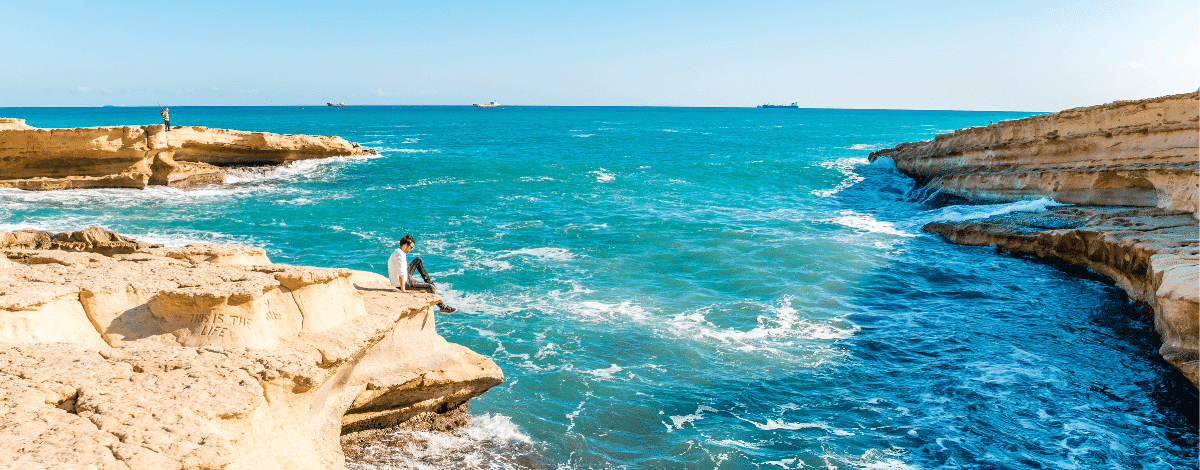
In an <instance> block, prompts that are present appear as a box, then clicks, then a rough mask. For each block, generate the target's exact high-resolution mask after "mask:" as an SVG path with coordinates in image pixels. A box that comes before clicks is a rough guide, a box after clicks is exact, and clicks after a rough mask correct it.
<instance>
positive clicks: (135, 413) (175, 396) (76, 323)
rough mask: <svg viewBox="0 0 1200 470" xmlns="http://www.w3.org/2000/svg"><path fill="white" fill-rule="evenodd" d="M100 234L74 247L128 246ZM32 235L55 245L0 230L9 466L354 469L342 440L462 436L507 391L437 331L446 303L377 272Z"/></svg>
mask: <svg viewBox="0 0 1200 470" xmlns="http://www.w3.org/2000/svg"><path fill="white" fill-rule="evenodd" d="M101 232H106V231H103V229H96V228H94V229H89V230H88V231H83V232H75V233H74V234H68V236H65V237H61V238H63V239H66V240H67V241H65V242H61V243H75V244H73V245H66V246H65V247H67V248H74V249H78V248H81V247H86V246H89V245H86V243H88V241H91V243H92V244H91V245H90V246H92V247H99V248H101V249H104V248H105V247H107V246H108V245H105V243H112V241H111V240H112V238H114V237H119V236H117V235H115V234H112V235H111V236H107V237H106V236H105V235H104V234H103V233H101ZM30 233H33V234H34V235H36V236H33V235H30ZM108 233H111V232H108ZM60 235H61V234H60ZM31 238H34V239H36V240H47V239H48V240H58V237H57V236H47V235H46V234H45V233H44V232H42V233H38V232H24V233H16V234H12V233H0V254H3V255H4V256H0V455H5V456H13V458H14V460H13V462H14V464H13V466H12V467H10V468H29V469H33V468H114V469H126V468H129V469H160V468H181V469H215V468H223V469H257V468H280V469H282V468H289V469H292V468H313V469H317V468H322V469H323V468H342V467H344V457H343V456H342V451H341V447H340V441H339V436H340V435H341V434H342V433H344V432H347V433H348V432H363V431H365V430H370V429H374V428H379V427H389V426H394V425H397V424H402V423H406V422H409V421H412V424H414V425H420V423H430V424H429V425H430V426H434V427H444V426H445V425H446V424H445V423H447V422H450V423H452V424H453V423H455V422H458V421H459V420H461V413H462V411H463V410H465V409H466V406H467V405H466V404H467V401H468V400H469V399H470V398H472V397H474V396H478V395H479V394H481V393H483V392H485V391H486V390H487V389H488V388H490V387H492V386H494V385H496V384H498V383H500V381H501V380H502V379H503V374H502V373H501V371H500V369H499V368H498V367H497V366H496V365H495V363H493V362H492V361H491V360H489V359H487V358H486V357H483V356H480V355H478V354H476V353H474V352H472V351H470V350H469V349H467V348H465V347H462V346H460V345H456V344H453V343H449V342H446V341H445V339H443V338H442V337H441V336H439V335H438V334H437V332H436V329H435V323H436V318H435V315H434V312H433V310H432V309H431V306H432V305H435V304H437V303H438V302H439V301H440V298H439V297H438V296H436V295H434V294H428V293H411V292H410V293H400V292H398V291H396V290H395V289H392V288H391V287H390V285H388V282H387V279H386V278H385V277H383V276H380V275H378V274H374V273H367V272H361V271H351V270H347V269H335V268H315V267H305V266H288V265H279V264H271V263H270V260H268V259H267V257H266V255H265V253H263V252H262V250H260V249H254V248H246V247H232V246H226V245H207V244H196V245H189V246H187V247H183V248H164V247H158V246H143V244H141V243H140V242H136V241H134V240H129V239H127V238H124V237H120V238H121V241H122V242H123V243H126V244H129V245H130V246H131V247H133V249H132V250H128V251H127V250H124V249H122V250H117V252H111V253H110V254H109V255H106V254H101V253H97V252H93V251H86V250H84V249H78V250H77V251H65V250H60V249H42V248H39V247H40V246H41V245H37V244H36V243H35V244H34V245H35V246H33V247H30V246H29V244H28V243H25V241H27V240H29V239H31ZM76 239H81V240H82V241H71V240H76ZM440 415H444V416H446V417H447V419H441V420H438V419H436V417H437V416H440ZM414 418H416V419H415V420H414Z"/></svg>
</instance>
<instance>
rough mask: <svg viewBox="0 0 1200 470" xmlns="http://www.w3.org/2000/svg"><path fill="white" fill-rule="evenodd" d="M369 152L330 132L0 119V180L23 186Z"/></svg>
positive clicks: (152, 180)
mask: <svg viewBox="0 0 1200 470" xmlns="http://www.w3.org/2000/svg"><path fill="white" fill-rule="evenodd" d="M363 153H373V151H370V150H365V151H364V150H363V148H362V147H361V146H360V145H359V144H356V143H351V142H347V141H346V140H345V139H342V138H340V137H337V136H313V135H284V134H272V133H269V132H246V131H236V130H230V129H208V128H205V127H188V126H182V127H173V128H172V129H171V130H170V131H166V130H165V128H164V126H162V125H145V126H118V127H80V128H66V129H40V128H34V127H30V126H28V125H25V121H24V120H23V119H11V118H0V187H10V188H20V189H27V190H56V189H81V188H114V187H115V188H145V187H146V186H147V185H162V186H172V187H190V186H195V185H201V184H215V183H221V182H223V181H224V173H223V172H222V171H221V168H220V167H224V166H254V165H285V164H288V163H290V162H293V161H296V160H305V159H310V158H325V157H334V156H346V155H360V154H363Z"/></svg>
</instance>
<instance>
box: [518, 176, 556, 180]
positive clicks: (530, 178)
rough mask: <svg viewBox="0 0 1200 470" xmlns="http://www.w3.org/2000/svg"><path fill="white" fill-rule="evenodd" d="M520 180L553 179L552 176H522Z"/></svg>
mask: <svg viewBox="0 0 1200 470" xmlns="http://www.w3.org/2000/svg"><path fill="white" fill-rule="evenodd" d="M521 181H554V178H551V177H549V176H522V177H521Z"/></svg>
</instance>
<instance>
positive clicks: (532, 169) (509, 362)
mask: <svg viewBox="0 0 1200 470" xmlns="http://www.w3.org/2000/svg"><path fill="white" fill-rule="evenodd" d="M157 111H158V110H157V109H150V108H0V116H7V117H19V118H26V119H27V120H28V123H29V124H31V125H34V126H38V127H70V126H93V125H118V124H153V123H155V122H156V119H157V118H158V115H157ZM171 115H172V118H173V124H176V125H203V126H208V127H223V128H235V129H244V130H257V131H270V132H282V133H308V134H333V135H340V136H342V137H345V138H347V139H349V140H351V141H355V142H360V143H363V144H364V145H365V146H368V147H371V148H376V149H378V150H379V155H376V156H366V157H353V158H334V159H327V160H318V161H306V162H300V163H298V164H295V165H293V166H291V167H288V168H280V169H258V170H245V171H238V172H235V173H234V174H233V176H232V177H231V178H230V183H229V184H227V185H225V186H220V187H211V188H203V189H196V190H189V191H181V190H175V189H165V188H151V189H148V190H145V191H128V190H81V191H63V192H53V193H50V192H23V191H16V190H0V230H14V229H21V228H40V229H46V230H55V231H65V230H77V229H82V228H87V227H90V226H92V225H103V226H105V227H108V228H110V229H113V230H116V231H118V232H122V233H125V234H127V235H131V236H134V237H136V238H140V239H144V240H149V241H156V242H162V243H168V244H172V245H181V244H185V243H188V242H191V241H209V242H220V243H236V244H247V245H255V246H262V247H264V248H266V249H267V250H268V253H269V254H270V256H271V258H272V259H273V260H275V261H277V262H282V263H292V264H306V265H317V266H341V267H350V268H355V269H366V270H372V271H375V272H380V273H382V272H384V271H385V270H386V260H387V255H388V253H389V252H390V251H391V249H392V248H393V247H394V246H395V245H396V243H397V242H398V241H399V239H400V238H401V237H402V236H403V235H404V234H405V233H411V234H413V236H415V237H416V238H417V241H418V246H417V248H416V250H415V251H414V254H417V255H419V256H421V257H422V258H423V259H424V260H425V262H426V265H427V266H428V267H430V268H431V274H432V275H433V277H434V278H435V281H436V282H438V283H439V284H441V285H443V286H444V288H445V293H444V295H445V297H446V298H447V302H448V303H449V304H451V305H454V306H456V307H459V309H460V310H459V313H456V314H454V315H443V316H440V317H439V322H440V323H439V329H440V331H441V332H442V335H443V336H445V337H446V338H447V339H449V340H451V341H454V342H458V343H461V344H464V345H467V346H469V347H470V348H472V349H474V350H475V351H477V352H480V353H482V354H485V355H488V356H490V357H492V358H493V359H494V360H495V361H496V362H497V363H498V364H499V365H500V366H501V368H503V369H504V372H505V374H506V380H505V382H504V383H503V384H502V385H500V386H497V387H496V388H494V389H492V390H491V391H489V392H488V393H487V394H485V395H483V396H481V397H479V398H476V399H474V400H473V401H472V402H471V415H472V419H471V422H470V423H469V424H468V425H467V426H466V427H464V428H462V429H460V430H458V431H456V432H455V433H454V434H451V435H436V434H426V433H417V434H415V435H413V436H409V437H410V438H412V439H413V440H414V441H415V442H416V444H412V445H407V446H403V447H391V448H382V447H381V448H376V449H372V452H375V453H376V455H377V456H378V457H380V458H384V459H387V460H390V461H391V462H392V464H391V465H392V466H391V467H387V466H385V467H379V466H356V468H393V467H394V468H412V467H418V468H420V467H424V468H452V467H453V468H581V469H582V468H688V469H690V468H728V469H739V468H764V469H792V468H871V469H883V468H900V469H909V468H964V469H966V468H970V469H976V468H978V469H990V468H1035V469H1039V468H1056V469H1058V468H1062V469H1073V468H1079V469H1090V468H1144V469H1166V468H1188V469H1193V468H1195V465H1196V461H1197V445H1198V439H1197V432H1196V429H1197V421H1196V420H1197V399H1196V392H1195V390H1194V389H1192V388H1191V387H1190V385H1188V384H1187V382H1186V379H1184V378H1182V376H1180V375H1179V374H1177V373H1175V372H1173V371H1172V370H1171V369H1170V368H1169V367H1167V366H1166V365H1165V364H1164V363H1163V362H1162V361H1161V360H1160V359H1158V358H1157V355H1156V352H1155V351H1156V348H1157V344H1156V339H1155V334H1154V333H1153V328H1152V326H1151V325H1150V323H1149V321H1148V317H1147V313H1146V312H1145V311H1144V310H1143V309H1142V308H1141V307H1139V306H1137V305H1132V304H1130V303H1129V301H1128V299H1127V298H1126V297H1125V295H1124V294H1123V293H1122V291H1121V290H1120V289H1119V288H1118V287H1116V286H1114V285H1112V284H1111V283H1110V282H1107V281H1106V280H1104V279H1103V278H1101V277H1099V276H1097V275H1094V274H1092V273H1089V272H1087V271H1084V270H1079V269H1076V268H1072V267H1070V266H1063V265H1060V264H1055V263H1046V262H1040V261H1036V260H1032V259H1027V258H1023V257H1017V256H1010V255H1006V254H1003V253H999V252H996V251H995V250H994V249H989V248H978V247H963V246H956V245H951V244H949V243H946V242H945V241H943V240H941V239H940V238H938V237H936V236H932V235H928V234H924V233H922V232H921V231H920V229H919V228H920V226H921V224H922V223H924V222H928V221H932V220H958V219H962V218H964V217H969V216H973V215H982V214H988V213H997V212H1003V211H1009V210H1018V209H1030V208H1037V207H1040V206H1044V205H1046V204H1048V202H1047V201H1042V202H1040V203H1032V204H1028V203H1027V204H1015V205H999V206H935V205H931V204H926V203H922V202H921V201H915V200H913V198H910V197H909V196H908V194H909V191H910V190H911V189H912V181H911V180H909V179H908V178H906V177H904V176H901V175H899V174H897V173H896V172H895V171H894V170H893V169H891V168H889V167H888V166H887V165H886V164H874V165H869V164H867V162H866V156H867V154H868V153H869V152H870V151H871V150H873V149H879V148H885V147H889V146H892V145H895V144H897V143H900V142H906V141H913V140H922V139H927V138H930V137H932V136H933V135H935V134H937V133H944V132H947V131H950V130H953V129H957V128H962V127H968V126H974V125H984V124H987V122H988V121H991V120H1002V119H1013V118H1019V117H1023V116H1027V115H1029V114H1028V113H1000V112H950V111H890V110H825V109H822V110H815V109H799V110H795V109H781V110H760V109H725V108H716V109H713V108H708V109H705V108H701V109H692V108H537V107H532V108H531V107H505V108H495V109H474V108H469V107H349V108H328V107H308V108H285V107H281V108H219V107H208V108H187V107H179V108H172V110H171Z"/></svg>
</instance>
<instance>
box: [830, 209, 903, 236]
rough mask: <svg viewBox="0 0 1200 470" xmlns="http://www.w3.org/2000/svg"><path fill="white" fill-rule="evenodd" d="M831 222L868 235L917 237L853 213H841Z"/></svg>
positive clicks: (872, 218)
mask: <svg viewBox="0 0 1200 470" xmlns="http://www.w3.org/2000/svg"><path fill="white" fill-rule="evenodd" d="M833 222H834V223H836V224H839V225H844V226H846V227H850V228H853V229H858V230H862V231H865V232H870V233H883V234H887V235H896V236H900V237H915V236H917V235H918V234H915V233H909V232H905V231H902V230H900V229H897V228H896V225H895V224H893V223H891V222H885V221H881V220H876V219H875V217H874V216H872V215H870V214H860V213H857V212H854V211H842V212H841V217H837V218H834V219H833Z"/></svg>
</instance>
